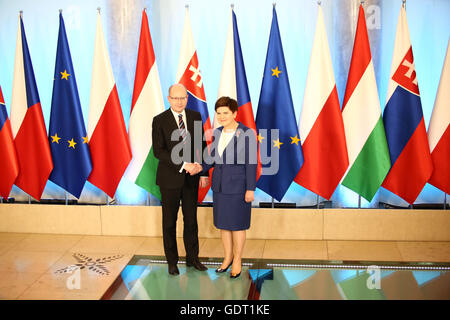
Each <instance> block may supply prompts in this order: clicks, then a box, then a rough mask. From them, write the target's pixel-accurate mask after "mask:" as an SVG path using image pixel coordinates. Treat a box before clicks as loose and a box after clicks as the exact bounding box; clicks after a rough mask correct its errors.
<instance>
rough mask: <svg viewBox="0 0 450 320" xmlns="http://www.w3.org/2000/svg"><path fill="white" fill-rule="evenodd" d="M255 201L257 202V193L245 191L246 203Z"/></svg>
mask: <svg viewBox="0 0 450 320" xmlns="http://www.w3.org/2000/svg"><path fill="white" fill-rule="evenodd" d="M253 200H255V191H252V190H247V191H245V202H252V201H253Z"/></svg>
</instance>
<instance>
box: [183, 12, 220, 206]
mask: <svg viewBox="0 0 450 320" xmlns="http://www.w3.org/2000/svg"><path fill="white" fill-rule="evenodd" d="M177 82H178V83H181V84H182V85H184V86H185V87H186V89H187V92H188V102H187V106H186V107H187V108H189V109H192V110H195V111H197V112H199V113H200V114H201V116H202V122H203V130H204V132H205V134H206V142H207V144H208V145H209V144H210V143H211V140H212V135H211V121H210V119H209V113H208V106H207V104H206V96H205V89H204V86H203V78H202V76H201V74H200V67H199V63H198V58H197V51H196V50H195V44H194V37H193V36H192V29H191V20H190V19H189V10H188V8H186V14H185V19H184V30H183V38H182V40H181V49H180V58H179V60H178V71H177ZM212 170H213V169H211V170H210V172H209V173H210V174H209V184H208V185H207V186H206V187H205V188H200V187H199V189H198V202H203V199H204V198H205V196H206V194H207V193H208V190H209V189H210V187H211V175H212Z"/></svg>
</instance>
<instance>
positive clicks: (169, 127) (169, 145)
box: [152, 109, 207, 189]
mask: <svg viewBox="0 0 450 320" xmlns="http://www.w3.org/2000/svg"><path fill="white" fill-rule="evenodd" d="M185 111H186V122H187V123H185V126H186V129H187V131H188V133H189V135H190V138H189V135H188V138H187V140H186V143H185V144H184V143H183V142H182V138H181V137H180V136H179V135H178V133H179V129H178V124H177V122H176V121H175V118H174V116H173V114H172V111H171V110H170V109H167V110H166V111H164V112H162V113H160V114H159V115H157V116H155V117H154V118H153V124H152V139H153V141H152V142H153V153H154V155H155V157H156V158H157V159H158V160H159V163H158V169H157V172H156V184H157V185H159V186H160V187H161V188H167V189H175V188H181V187H182V186H183V183H184V182H185V179H186V182H187V183H188V184H189V185H191V186H192V187H194V188H198V180H199V175H198V174H197V175H194V176H191V175H190V174H188V173H186V172H185V171H184V170H183V171H182V173H180V172H179V171H180V169H181V167H182V166H183V161H185V162H198V163H200V164H201V163H202V161H201V157H200V156H199V155H201V154H202V152H203V151H202V150H203V149H204V148H205V147H206V142H205V141H203V135H204V132H203V126H202V125H201V123H202V117H201V115H200V113H199V112H197V111H194V110H190V109H185ZM195 121H199V125H200V126H201V129H202V130H201V135H199V134H198V133H197V132H195V133H196V134H197V136H194V122H195ZM174 132H175V134H177V136H178V137H179V138H178V139H177V140H176V141H172V140H171V137H172V133H174ZM194 140H196V141H194ZM194 142H195V143H194ZM182 147H184V149H182ZM174 149H175V151H177V152H176V154H177V155H182V159H179V160H180V163H174V161H173V159H172V157H171V155H172V151H173V150H174ZM180 150H181V152H178V151H180ZM181 160H183V161H181ZM186 175H187V178H186ZM206 175H207V174H206Z"/></svg>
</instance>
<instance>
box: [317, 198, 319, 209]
mask: <svg viewBox="0 0 450 320" xmlns="http://www.w3.org/2000/svg"><path fill="white" fill-rule="evenodd" d="M319 198H320V196H319V195H317V209H319Z"/></svg>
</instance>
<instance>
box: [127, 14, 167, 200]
mask: <svg viewBox="0 0 450 320" xmlns="http://www.w3.org/2000/svg"><path fill="white" fill-rule="evenodd" d="M163 111H164V99H163V95H162V91H161V83H160V81H159V73H158V66H157V65H156V59H155V52H154V50H153V43H152V38H151V35H150V28H149V25H148V18H147V13H146V12H145V10H144V11H143V12H142V24H141V36H140V40H139V50H138V58H137V64H136V75H135V78H134V90H133V99H132V105H131V115H130V124H129V127H128V135H129V137H130V144H131V150H132V151H133V159H131V162H130V165H129V166H128V169H127V173H126V175H127V177H128V178H129V179H130V180H131V181H133V182H134V183H136V184H137V185H138V186H140V187H142V188H144V189H145V190H147V191H148V192H149V193H151V194H152V195H153V196H155V197H156V198H158V199H159V200H161V191H160V189H159V186H158V185H157V184H156V170H157V168H158V159H156V157H155V155H154V154H153V147H152V146H153V142H152V121H153V117H154V116H156V115H158V114H159V113H161V112H163Z"/></svg>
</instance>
